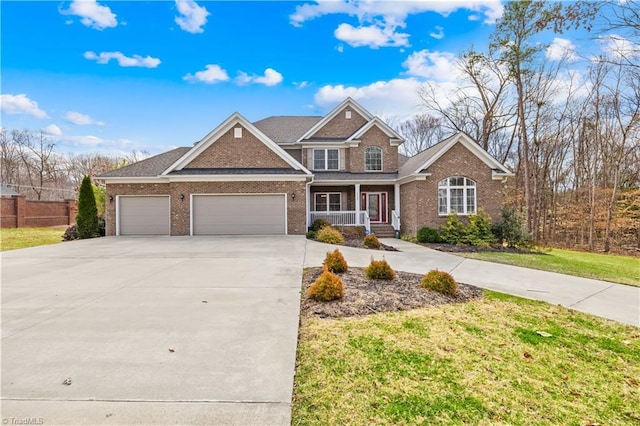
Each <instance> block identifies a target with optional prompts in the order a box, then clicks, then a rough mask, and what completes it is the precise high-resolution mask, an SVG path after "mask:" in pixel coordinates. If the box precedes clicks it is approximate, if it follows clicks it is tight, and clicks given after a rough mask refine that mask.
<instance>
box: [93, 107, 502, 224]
mask: <svg viewBox="0 0 640 426" xmlns="http://www.w3.org/2000/svg"><path fill="white" fill-rule="evenodd" d="M402 142H403V139H402V137H401V136H400V135H398V134H397V133H396V132H395V131H394V130H393V129H391V128H390V127H389V126H388V125H386V124H385V123H384V122H383V121H382V120H380V119H379V118H377V117H374V116H373V115H371V114H370V113H369V112H368V111H367V110H365V109H364V108H363V107H362V106H360V105H359V104H358V103H357V102H355V101H354V100H353V99H350V98H348V99H346V100H345V101H344V102H342V103H341V104H340V105H338V106H337V107H336V108H335V109H333V110H332V111H331V112H330V113H329V114H327V115H326V116H324V117H307V116H305V117H295V116H275V117H269V118H266V119H264V120H260V121H257V122H255V123H250V122H249V121H247V120H246V119H245V118H244V117H243V116H242V115H240V114H239V113H234V114H233V115H231V116H230V117H229V118H227V119H226V120H225V121H224V122H223V123H222V124H220V125H219V126H218V127H216V128H215V129H214V130H213V131H212V132H211V133H209V134H208V135H207V136H205V137H204V138H203V139H202V140H201V141H199V142H197V143H196V144H195V145H194V146H193V147H191V148H189V147H185V148H176V149H174V150H172V151H169V152H166V153H164V154H160V155H156V156H155V157H151V158H148V159H146V160H143V161H140V162H138V163H134V164H131V165H129V166H126V167H123V168H121V169H118V170H114V171H112V172H109V173H105V174H103V175H101V176H99V177H98V179H101V180H102V181H104V183H105V184H106V196H107V203H106V204H107V205H106V226H107V230H106V232H107V235H145V234H166V235H224V234H304V233H305V232H306V231H307V227H308V226H309V225H310V224H311V223H313V221H314V220H315V219H317V218H324V219H327V220H329V221H330V222H332V223H334V224H336V225H345V226H353V225H363V226H365V227H366V228H367V229H370V230H373V231H374V232H376V233H378V234H383V235H389V233H390V234H391V235H393V233H394V230H395V231H398V230H400V229H402V232H403V233H409V234H415V233H416V232H417V230H418V229H419V228H420V227H422V226H425V225H429V226H438V225H440V224H441V223H443V222H444V221H445V220H446V216H447V215H448V214H449V212H451V211H456V212H458V214H460V215H468V214H472V213H475V212H476V211H477V209H478V208H479V207H484V209H485V210H486V211H487V212H488V213H489V214H490V215H491V216H493V217H494V218H497V217H498V215H499V212H500V208H501V204H502V190H503V187H502V186H503V182H504V181H505V180H506V178H507V177H509V176H513V174H512V173H511V172H510V171H509V170H508V169H507V168H506V167H505V166H504V165H502V164H500V163H499V162H498V161H497V160H496V159H494V158H493V157H491V156H490V155H489V154H488V153H487V152H486V151H484V150H483V149H482V148H480V146H479V145H478V144H476V143H475V142H474V141H472V140H471V138H469V137H468V136H467V135H465V134H463V133H458V134H455V135H453V136H451V137H450V138H448V139H446V140H444V141H442V142H440V143H438V144H437V145H434V146H432V147H431V148H429V149H427V150H425V151H423V152H421V153H420V154H418V155H416V156H414V157H411V158H407V157H404V156H402V155H401V154H399V153H398V146H399V145H400V144H402Z"/></svg>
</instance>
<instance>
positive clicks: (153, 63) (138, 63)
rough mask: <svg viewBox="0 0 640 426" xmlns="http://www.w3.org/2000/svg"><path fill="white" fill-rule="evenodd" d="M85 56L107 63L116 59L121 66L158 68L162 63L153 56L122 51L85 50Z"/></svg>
mask: <svg viewBox="0 0 640 426" xmlns="http://www.w3.org/2000/svg"><path fill="white" fill-rule="evenodd" d="M84 57H85V58H86V59H89V60H95V61H96V62H97V63H99V64H106V63H108V62H109V61H110V60H112V59H115V60H116V61H118V64H119V65H120V66H121V67H141V68H156V67H157V66H158V65H160V62H161V61H160V59H158V58H153V57H151V56H146V57H142V56H140V55H133V56H131V57H130V56H125V55H124V54H123V53H122V52H100V53H99V54H96V53H95V52H92V51H88V52H84Z"/></svg>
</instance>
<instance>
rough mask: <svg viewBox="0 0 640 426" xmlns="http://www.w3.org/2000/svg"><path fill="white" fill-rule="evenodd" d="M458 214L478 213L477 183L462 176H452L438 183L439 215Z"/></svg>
mask: <svg viewBox="0 0 640 426" xmlns="http://www.w3.org/2000/svg"><path fill="white" fill-rule="evenodd" d="M451 212H456V213H457V214H461V215H468V214H475V212H476V183H475V182H474V181H472V180H471V179H467V178H465V177H462V176H452V177H448V178H446V179H442V180H441V181H440V182H438V214H440V215H448V214H449V213H451Z"/></svg>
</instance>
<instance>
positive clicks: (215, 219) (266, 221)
mask: <svg viewBox="0 0 640 426" xmlns="http://www.w3.org/2000/svg"><path fill="white" fill-rule="evenodd" d="M286 226H287V199H286V194H238V195H231V194H216V195H209V194H207V195H193V196H192V199H191V234H192V235H283V234H286V229H287V228H286Z"/></svg>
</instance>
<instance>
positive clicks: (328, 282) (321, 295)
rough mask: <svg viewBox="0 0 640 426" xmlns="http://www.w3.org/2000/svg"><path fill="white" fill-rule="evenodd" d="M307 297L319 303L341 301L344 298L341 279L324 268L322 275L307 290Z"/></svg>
mask: <svg viewBox="0 0 640 426" xmlns="http://www.w3.org/2000/svg"><path fill="white" fill-rule="evenodd" d="M307 296H309V297H310V298H311V299H314V300H318V301H320V302H330V301H332V300H337V299H342V297H343V296H344V285H343V284H342V279H341V278H340V277H339V276H337V275H336V274H334V273H332V272H329V271H328V270H327V269H326V268H325V270H324V271H323V272H322V275H320V276H319V277H318V279H316V280H315V281H314V283H313V284H311V285H310V286H309V288H308V289H307Z"/></svg>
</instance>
